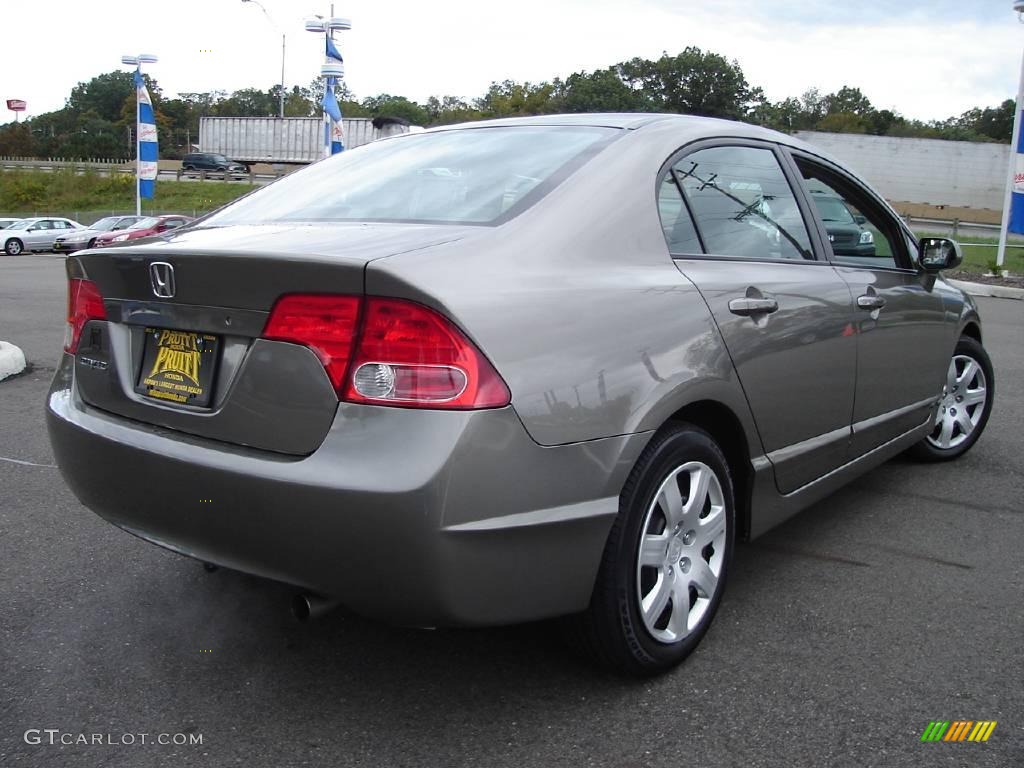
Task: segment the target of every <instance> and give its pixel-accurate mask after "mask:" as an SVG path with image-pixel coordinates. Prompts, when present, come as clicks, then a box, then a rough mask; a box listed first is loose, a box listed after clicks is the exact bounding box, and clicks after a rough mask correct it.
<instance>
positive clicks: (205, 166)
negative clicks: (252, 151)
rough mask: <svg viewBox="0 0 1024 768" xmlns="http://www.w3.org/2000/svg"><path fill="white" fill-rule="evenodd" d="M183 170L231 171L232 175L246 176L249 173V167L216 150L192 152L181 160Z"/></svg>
mask: <svg viewBox="0 0 1024 768" xmlns="http://www.w3.org/2000/svg"><path fill="white" fill-rule="evenodd" d="M181 169H182V170H183V171H186V172H188V171H214V172H217V173H225V172H226V173H230V174H231V175H232V176H235V175H239V176H244V175H245V174H247V173H249V169H248V167H246V166H244V165H242V164H241V163H238V162H235V161H234V160H228V158H227V157H225V156H224V155H218V154H217V153H216V152H190V153H189V154H187V155H185V157H184V158H182V161H181Z"/></svg>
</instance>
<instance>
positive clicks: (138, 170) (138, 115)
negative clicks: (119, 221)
mask: <svg viewBox="0 0 1024 768" xmlns="http://www.w3.org/2000/svg"><path fill="white" fill-rule="evenodd" d="M135 71H136V72H138V74H139V77H142V64H141V63H140V64H139V66H137V67H136V68H135ZM141 122H142V102H141V101H140V100H139V86H138V84H136V86H135V215H136V216H142V141H141V139H142V137H141V136H140V131H139V127H140V124H141Z"/></svg>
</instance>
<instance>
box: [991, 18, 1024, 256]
mask: <svg viewBox="0 0 1024 768" xmlns="http://www.w3.org/2000/svg"><path fill="white" fill-rule="evenodd" d="M1013 10H1014V11H1016V12H1017V20H1018V21H1021V22H1024V0H1017V2H1015V3H1014V4H1013ZM1021 109H1024V56H1022V57H1021V63H1020V77H1019V78H1018V79H1017V101H1016V102H1015V103H1014V108H1013V138H1012V139H1011V141H1010V163H1009V170H1008V171H1007V174H1006V195H1005V196H1004V197H1003V226H1002V228H1001V229H1000V231H999V250H998V251H996V266H999V267H1001V266H1003V261H1004V259H1005V258H1006V237H1007V233H1008V231H1009V230H1010V228H1011V227H1013V231H1014V232H1018V233H1021V234H1024V154H1022V153H1021V146H1020V129H1021V125H1020V117H1021Z"/></svg>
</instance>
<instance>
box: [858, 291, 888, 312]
mask: <svg viewBox="0 0 1024 768" xmlns="http://www.w3.org/2000/svg"><path fill="white" fill-rule="evenodd" d="M857 306H858V307H860V308H861V309H869V310H870V309H881V308H882V307H884V306H885V299H883V298H882V297H881V296H878V295H877V294H873V293H866V294H864V295H863V296H858V297H857Z"/></svg>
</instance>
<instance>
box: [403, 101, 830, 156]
mask: <svg viewBox="0 0 1024 768" xmlns="http://www.w3.org/2000/svg"><path fill="white" fill-rule="evenodd" d="M531 125H533V126H544V125H549V126H589V127H595V128H619V129H623V130H628V131H636V132H637V133H665V132H669V133H671V134H672V135H673V136H675V137H677V138H678V139H679V143H680V145H682V144H685V143H689V142H692V141H697V140H700V139H704V138H708V139H710V138H719V137H728V138H747V139H760V140H762V141H771V142H775V143H778V144H785V145H786V146H789V147H792V148H794V149H801V150H804V151H806V152H809V153H811V154H814V155H817V156H819V157H823V158H825V159H828V160H832V161H834V158H832V157H831V156H830V155H828V154H826V153H825V152H823V151H822V150H821V149H820V148H818V147H814V146H812V145H810V144H808V143H806V142H804V141H801V140H800V139H797V138H795V137H793V136H789V135H788V134H785V133H781V132H779V131H774V130H772V129H770V128H764V127H763V126H760V125H754V124H753V123H744V122H740V121H738V120H724V119H722V118H718V117H703V116H701V115H680V114H674V113H660V112H590V113H578V114H558V115H533V116H529V117H503V118H498V119H496V120H478V121H475V122H467V123H456V124H454V125H445V126H438V127H437V128H431V129H429V130H427V131H424V132H423V133H433V132H439V131H446V130H464V129H478V128H496V127H514V126H531ZM405 135H419V134H405ZM391 138H402V135H400V136H395V137H391Z"/></svg>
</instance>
